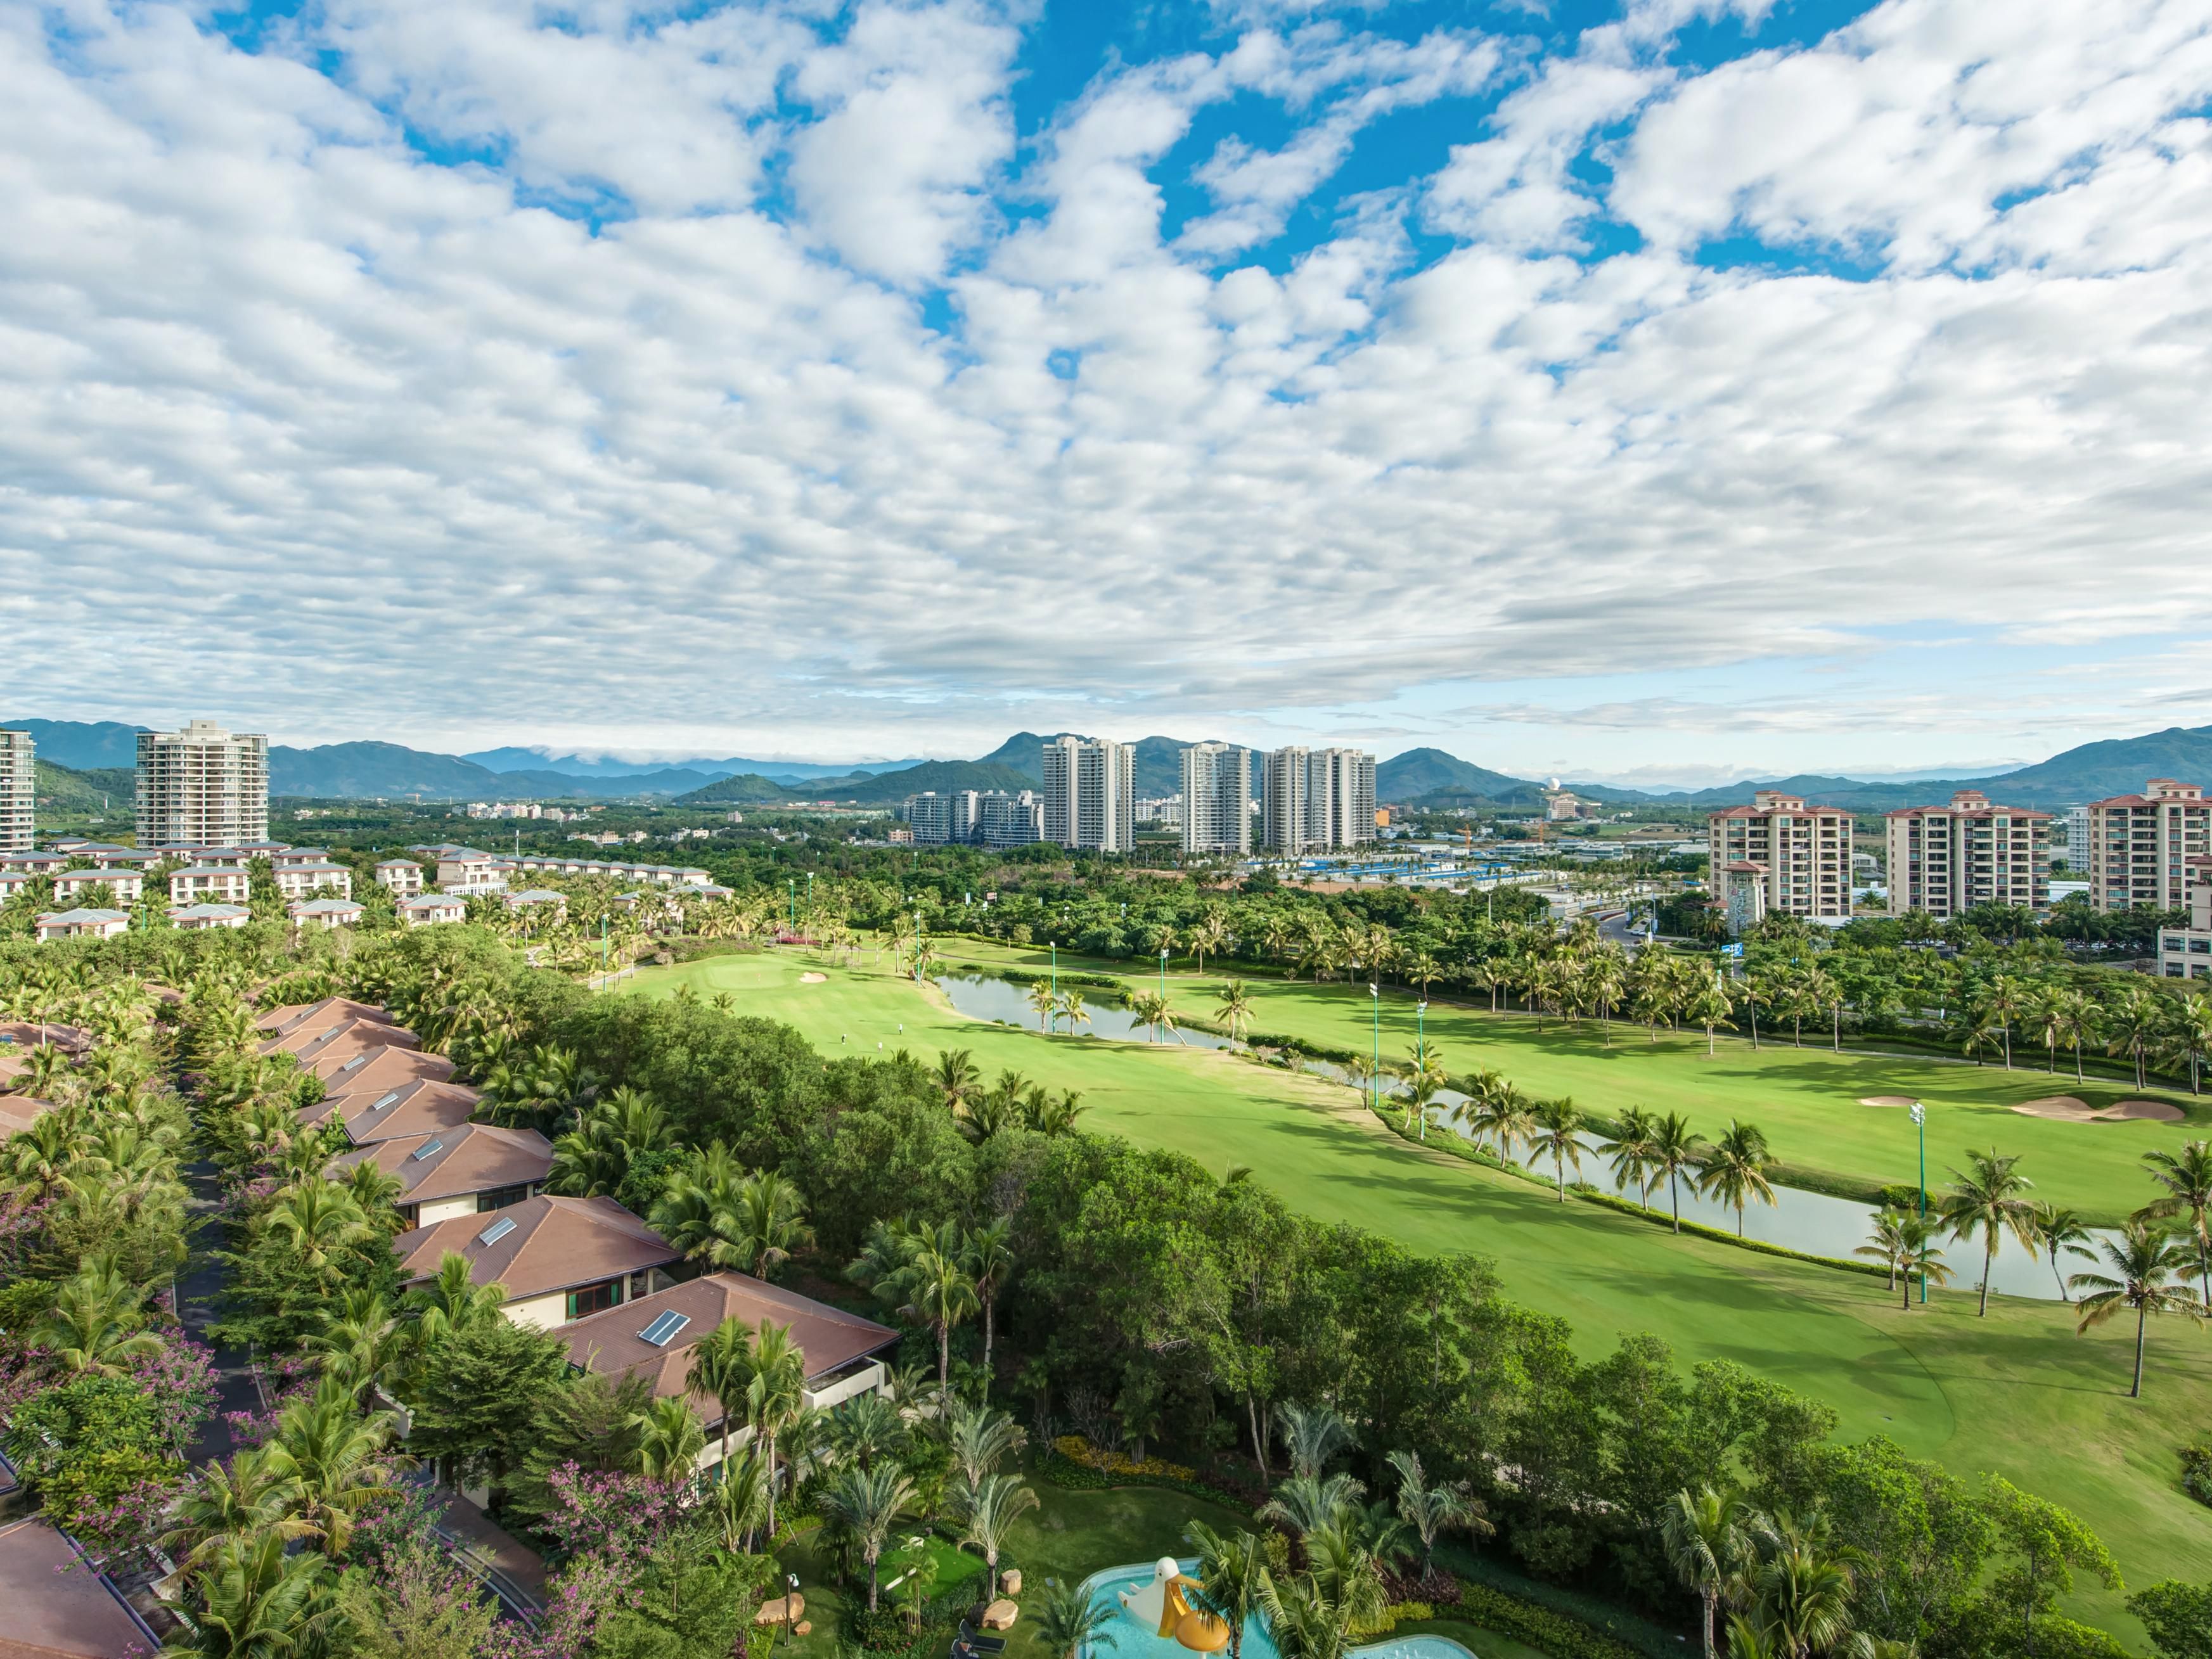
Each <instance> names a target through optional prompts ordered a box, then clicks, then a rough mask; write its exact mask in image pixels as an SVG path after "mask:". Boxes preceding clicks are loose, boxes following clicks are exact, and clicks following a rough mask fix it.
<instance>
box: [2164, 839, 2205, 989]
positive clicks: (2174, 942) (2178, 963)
mask: <svg viewBox="0 0 2212 1659" xmlns="http://www.w3.org/2000/svg"><path fill="white" fill-rule="evenodd" d="M2188 878H2189V889H2188V890H2189V925H2188V926H2187V927H2167V928H2165V929H2162V930H2161V931H2160V933H2159V936H2158V971H2159V972H2160V974H2161V975H2164V976H2165V977H2166V978H2167V979H2202V980H2212V854H2198V855H2197V856H2196V857H2194V858H2192V859H2191V860H2189V861H2188Z"/></svg>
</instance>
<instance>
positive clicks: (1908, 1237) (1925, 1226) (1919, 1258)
mask: <svg viewBox="0 0 2212 1659" xmlns="http://www.w3.org/2000/svg"><path fill="white" fill-rule="evenodd" d="M1899 1233H1900V1235H1901V1236H1900V1237H1899V1245H1898V1252H1897V1269H1898V1272H1899V1274H1901V1275H1902V1276H1903V1278H1904V1280H1905V1295H1904V1301H1903V1304H1902V1305H1903V1307H1904V1309H1905V1311H1906V1312H1907V1313H1910V1312H1911V1310H1912V1281H1913V1280H1914V1279H1919V1280H1920V1281H1921V1282H1922V1283H1923V1284H1928V1283H1934V1284H1937V1285H1948V1284H1949V1283H1950V1282H1951V1269H1950V1268H1949V1267H1948V1266H1946V1265H1945V1263H1944V1261H1943V1252H1942V1250H1940V1249H1937V1248H1936V1243H1935V1240H1936V1228H1935V1226H1934V1225H1933V1224H1932V1223H1930V1222H1929V1221H1928V1220H1927V1219H1925V1218H1923V1217H1920V1216H1917V1215H1912V1216H1907V1217H1906V1218H1905V1225H1903V1226H1902V1227H1901V1228H1900V1229H1899Z"/></svg>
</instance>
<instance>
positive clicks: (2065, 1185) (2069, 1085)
mask: <svg viewBox="0 0 2212 1659" xmlns="http://www.w3.org/2000/svg"><path fill="white" fill-rule="evenodd" d="M946 954H947V956H948V957H949V958H950V959H951V960H953V961H955V962H973V963H978V964H980V965H983V966H1010V967H1020V968H1024V969H1033V968H1036V967H1037V966H1039V965H1040V964H1041V963H1042V961H1043V960H1044V959H1043V958H1042V957H1041V956H1040V955H1039V954H1038V953H1037V952H1036V951H1022V950H1015V949H1012V948H1006V947H997V946H992V945H979V944H976V943H975V942H973V941H971V940H967V939H961V940H957V941H951V942H950V943H949V944H948V946H947V951H946ZM1060 961H1061V966H1062V967H1067V966H1070V965H1071V964H1073V965H1075V966H1077V967H1079V968H1080V969H1081V970H1082V971H1084V972H1086V973H1089V972H1097V971H1100V970H1101V969H1102V968H1106V969H1110V967H1111V966H1112V964H1101V963H1092V962H1087V961H1086V962H1081V963H1076V962H1075V960H1074V959H1073V958H1071V957H1061V959H1060ZM1119 977H1121V979H1122V980H1123V981H1124V983H1126V984H1128V985H1131V986H1134V987H1142V988H1146V989H1149V988H1152V987H1153V986H1154V985H1155V984H1156V983H1157V981H1156V979H1155V977H1154V976H1153V975H1149V974H1144V973H1141V972H1139V973H1136V974H1133V975H1120V976H1119ZM1224 977H1225V975H1222V974H1218V973H1214V972H1209V973H1207V974H1206V975H1204V976H1203V977H1200V975H1194V974H1170V975H1168V991H1169V997H1170V1001H1171V1002H1172V1003H1173V1004H1174V1005H1175V1007H1176V1011H1177V1012H1178V1013H1182V1014H1194V1015H1197V1016H1199V1017H1200V1018H1208V1019H1212V1018H1216V1017H1217V1010H1216V1006H1215V1001H1216V998H1217V997H1218V993H1219V988H1220V985H1221V982H1222V980H1223V978H1224ZM1245 984H1246V987H1247V989H1248V990H1249V994H1250V996H1251V1000H1252V1003H1253V1007H1254V1018H1253V1029H1255V1030H1259V1031H1263V1032H1269V1033H1273V1034H1276V1035H1279V1036H1294V1037H1299V1038H1302V1039H1304V1040H1305V1041H1307V1042H1317V1043H1323V1044H1327V1045H1328V1046H1330V1047H1334V1048H1349V1049H1354V1050H1357V1051H1358V1052H1361V1053H1367V1052H1370V1048H1371V1046H1372V1044H1373V1041H1374V1036H1373V1021H1374V1016H1375V1012H1378V1010H1377V1009H1376V1005H1375V1004H1374V1001H1373V1000H1371V999H1370V997H1369V996H1368V994H1367V987H1366V986H1365V985H1364V983H1362V984H1358V985H1342V984H1328V985H1310V984H1304V983H1293V982H1290V981H1283V980H1273V979H1248V980H1246V981H1245ZM1416 1001H1417V998H1416V997H1415V996H1414V995H1413V993H1411V992H1409V991H1406V990H1402V989H1400V990H1390V989H1386V990H1385V991H1384V992H1383V996H1382V998H1381V1000H1380V1004H1379V1013H1380V1016H1381V1018H1380V1024H1381V1027H1382V1045H1381V1046H1382V1052H1383V1060H1384V1061H1385V1062H1386V1063H1388V1062H1392V1061H1395V1060H1402V1059H1403V1058H1404V1057H1405V1056H1406V1055H1407V1054H1410V1053H1411V1052H1413V1047H1414V1043H1415V1040H1416V1034H1417V1030H1418V1027H1419V1024H1420V1023H1421V1022H1419V1021H1418V1020H1417V1018H1416V1014H1415V1004H1416ZM1425 1024H1426V1028H1427V1029H1426V1032H1425V1036H1426V1038H1427V1041H1428V1042H1430V1043H1431V1044H1433V1045H1434V1046H1435V1047H1436V1048H1437V1050H1438V1051H1439V1052H1440V1053H1441V1054H1442V1055H1443V1061H1444V1064H1445V1066H1446V1067H1447V1068H1448V1069H1449V1070H1450V1071H1451V1072H1452V1073H1454V1074H1455V1075H1463V1074H1464V1073H1468V1072H1471V1071H1474V1070H1475V1069H1476V1068H1477V1067H1486V1068H1489V1069H1492V1070H1495V1071H1498V1072H1499V1073H1503V1074H1504V1076H1505V1077H1506V1078H1508V1079H1510V1080H1511V1081H1512V1082H1514V1083H1515V1084H1516V1085H1519V1086H1520V1087H1521V1088H1522V1089H1523V1090H1525V1091H1528V1092H1529V1093H1531V1094H1534V1095H1539V1096H1545V1097H1553V1096H1559V1095H1571V1096H1572V1097H1574V1098H1575V1100H1576V1101H1577V1102H1578V1103H1581V1104H1582V1105H1583V1107H1584V1108H1585V1109H1589V1110H1593V1111H1598V1112H1603V1113H1607V1114H1610V1113H1613V1112H1618V1111H1620V1109H1622V1108H1624V1107H1626V1106H1634V1105H1642V1106H1647V1107H1650V1109H1652V1110H1654V1111H1658V1112H1680V1113H1681V1114H1682V1115H1684V1116H1686V1117H1687V1118H1688V1119H1689V1120H1690V1121H1691V1122H1692V1124H1693V1125H1694V1126H1695V1127H1696V1128H1697V1129H1698V1130H1699V1133H1705V1134H1711V1133H1718V1132H1719V1131H1720V1130H1723V1129H1724V1128H1726V1127H1728V1124H1729V1121H1730V1120H1731V1119H1733V1118H1739V1117H1740V1118H1742V1119H1745V1120H1746V1121H1750V1122H1753V1123H1756V1124H1758V1125H1759V1127H1761V1128H1763V1129H1764V1130H1765V1131H1766V1135H1767V1139H1768V1140H1769V1141H1770V1142H1771V1143H1772V1145H1773V1147H1774V1152H1775V1155H1776V1156H1777V1157H1778V1158H1782V1159H1784V1161H1785V1162H1786V1163H1789V1164H1795V1165H1798V1166H1801V1167H1803V1168H1806V1169H1810V1170H1832V1171H1834V1172H1836V1173H1838V1174H1839V1175H1843V1176H1847V1177H1850V1179H1852V1180H1853V1181H1855V1182H1867V1183H1872V1184H1875V1185H1880V1184H1881V1183H1883V1182H1891V1183H1896V1184H1902V1185H1908V1186H1909V1185H1911V1183H1912V1182H1914V1181H1915V1180H1916V1179H1917V1173H1918V1162H1917V1160H1918V1157H1919V1151H1918V1142H1917V1138H1916V1133H1915V1131H1914V1129H1913V1127H1912V1122H1911V1115H1910V1114H1908V1113H1906V1112H1905V1111H1904V1110H1903V1109H1900V1108H1896V1107H1875V1106H1863V1105H1861V1104H1860V1103H1859V1102H1860V1100H1861V1098H1862V1097H1869V1096H1880V1095H1905V1096H1911V1097H1917V1098H1918V1099H1920V1100H1922V1101H1924V1102H1925V1103H1927V1106H1928V1178H1929V1185H1930V1187H1931V1188H1933V1187H1938V1186H1941V1185H1942V1183H1943V1182H1944V1181H1945V1180H1946V1179H1947V1172H1948V1169H1949V1168H1950V1167H1951V1166H1953V1165H1957V1164H1963V1162H1964V1156H1963V1155H1964V1153H1965V1152H1966V1149H1967V1148H1968V1147H1974V1148H1978V1149H1986V1148H1988V1147H1990V1146H1996V1147H1997V1148H1998V1149H1999V1150H2001V1151H2002V1152H2016V1153H2019V1154H2020V1155H2021V1170H2022V1171H2023V1173H2025V1174H2026V1175H2027V1176H2029V1178H2030V1179H2032V1180H2033V1182H2035V1190H2036V1196H2038V1197H2039V1198H2042V1199H2044V1200H2047V1201H2049V1202H2051V1203H2054V1204H2059V1205H2063V1206H2068V1207H2070V1208H2073V1209H2076V1210H2080V1211H2081V1212H2083V1213H2084V1214H2086V1215H2088V1216H2090V1217H2091V1218H2093V1219H2095V1220H2097V1221H2099V1222H2100V1223H2102V1224H2106V1225H2112V1224H2116V1223H2117V1222H2118V1220H2119V1219H2120V1218H2122V1217H2123V1216H2124V1215H2125V1214H2127V1213H2128V1212H2130V1211H2132V1210H2134V1209H2136V1207H2138V1206H2141V1205H2142V1204H2143V1203H2144V1202H2146V1201H2147V1200H2149V1199H2151V1198H2152V1197H2154V1196H2155V1195H2156V1194H2155V1189H2154V1188H2153V1187H2152V1185H2151V1183H2150V1181H2149V1179H2148V1176H2145V1175H2144V1173H2143V1168H2142V1154H2143V1153H2144V1152H2147V1151H2149V1150H2151V1149H2153V1148H2160V1149H2163V1150H2166V1151H2169V1152H2172V1151H2175V1150H2178V1149H2179V1147H2180V1146H2181V1145H2182V1144H2183V1143H2184V1142H2185V1141H2187V1140H2191V1139H2202V1138H2204V1137H2206V1136H2208V1135H2212V1099H2192V1098H2191V1097H2190V1096H2189V1095H2187V1094H2185V1093H2174V1092H2172V1091H2167V1090H2162V1089H2155V1088H2154V1089H2148V1090H2139V1089H2136V1088H2135V1087H2134V1086H2133V1085H2128V1084H2122V1083H2116V1082H2113V1081H2112V1080H2110V1079H2098V1078H2095V1077H2092V1078H2091V1079H2089V1080H2088V1081H2087V1083H2084V1084H2078V1085H2077V1084H2076V1083H2075V1081H2074V1073H2073V1068H2072V1066H2071V1065H2070V1063H2069V1061H2068V1060H2067V1059H2066V1056H2065V1054H2064V1053H2063V1050H2062V1051H2061V1054H2060V1057H2059V1072H2058V1075H2057V1076H2056V1077H2054V1076H2052V1075H2051V1073H2049V1072H2047V1071H2045V1070H2044V1069H2043V1066H2044V1063H2045V1058H2046V1056H2045V1053H2044V1051H2043V1050H2042V1049H2041V1048H2034V1049H2033V1053H2028V1052H2026V1051H2024V1050H2020V1049H2018V1048H2016V1051H2015V1070H2013V1071H2011V1072H2009V1073H2008V1072H2007V1071H2006V1070H2005V1069H2004V1067H2003V1066H2002V1064H2001V1063H1996V1064H1991V1065H1986V1066H1976V1065H1974V1064H1972V1062H1971V1061H1966V1062H1953V1061H1950V1060H1944V1059H1941V1058H1938V1057H1935V1056H1929V1055H1906V1054H1852V1053H1849V1052H1846V1053H1844V1054H1834V1053H1832V1052H1830V1051H1829V1049H1828V1048H1826V1047H1825V1046H1820V1045H1824V1044H1825V1043H1826V1042H1827V1033H1826V1032H1825V1031H1822V1032H1818V1033H1816V1032H1814V1031H1810V1030H1808V1032H1807V1033H1806V1035H1805V1046H1804V1047H1803V1048H1798V1047H1796V1046H1794V1045H1793V1044H1791V1042H1790V1038H1789V1032H1788V1030H1787V1028H1786V1027H1785V1028H1783V1030H1781V1032H1780V1034H1779V1035H1780V1037H1781V1041H1780V1042H1772V1041H1771V1040H1770V1037H1769V1033H1768V1032H1767V1031H1766V1030H1765V1028H1764V1027H1762V1029H1761V1032H1760V1041H1761V1046H1760V1047H1759V1049H1757V1050H1756V1051H1754V1050H1753V1048H1752V1047H1751V1044H1750V1042H1748V1041H1747V1039H1745V1038H1744V1037H1742V1036H1729V1035H1727V1034H1725V1033H1723V1034H1722V1036H1720V1039H1719V1041H1718V1042H1717V1045H1716V1047H1717V1053H1716V1054H1715V1055H1714V1056H1713V1057H1712V1058H1711V1059H1707V1058H1706V1055H1705V1036H1704V1034H1703V1033H1702V1032H1694V1033H1691V1034H1688V1035H1684V1036H1673V1035H1668V1034H1667V1033H1665V1032H1663V1031H1662V1033H1661V1034H1660V1036H1659V1040H1658V1042H1656V1044H1655V1043H1653V1042H1650V1040H1649V1039H1648V1037H1647V1035H1646V1033H1645V1031H1644V1028H1643V1027H1642V1026H1639V1025H1629V1024H1621V1023H1620V1022H1618V1021H1616V1022H1615V1023H1614V1024H1613V1028H1612V1030H1611V1032H1610V1041H1609V1042H1608V1040H1607V1032H1606V1030H1605V1028H1604V1027H1603V1026H1602V1025H1601V1024H1600V1023H1599V1022H1598V1021H1595V1020H1590V1021H1586V1022H1583V1023H1582V1024H1578V1025H1567V1026H1563V1025H1561V1024H1559V1022H1557V1021H1553V1020H1547V1021H1545V1022H1544V1023H1543V1026H1542V1029H1541V1030H1539V1029H1538V1023H1537V1022H1536V1021H1535V1020H1534V1019H1533V1018H1529V1017H1528V1016H1527V1015H1525V1014H1498V1015H1493V1014H1492V1013H1490V1012H1489V1011H1488V1010H1487V1009H1486V1008H1468V1007H1460V1006H1451V1005H1448V1004H1444V1003H1441V1002H1432V1003H1431V1004H1430V1005H1429V1012H1428V1015H1427V1018H1426V1021H1425ZM2030 1061H2033V1066H2030V1065H2029V1064H2028V1062H2030ZM2049 1095H2073V1096H2075V1097H2077V1098H2079V1099H2081V1100H2083V1101H2085V1102H2087V1103H2088V1104H2089V1105H2091V1106H2106V1105H2110V1104H2112V1103H2115V1102H2118V1101H2121V1100H2130V1099H2153V1100H2163V1101H2166V1102H2167V1103H2170V1104H2172V1105H2173V1106H2176V1107H2178V1108H2179V1109H2181V1111H2182V1112H2183V1113H2184V1114H2185V1121H2182V1122H2179V1123H2154V1122H2148V1121H2125V1122H2113V1123H2065V1122H2058V1121H2053V1120H2051V1119H2048V1118H2037V1117H2029V1116H2027V1115H2023V1114H2021V1113H2019V1112H2015V1111H2014V1110H2013V1109H2012V1108H2013V1107H2014V1106H2015V1105H2018V1104H2019V1103H2021V1102H2023V1101H2029V1100H2035V1099H2038V1098H2039V1097H2045V1096H2049Z"/></svg>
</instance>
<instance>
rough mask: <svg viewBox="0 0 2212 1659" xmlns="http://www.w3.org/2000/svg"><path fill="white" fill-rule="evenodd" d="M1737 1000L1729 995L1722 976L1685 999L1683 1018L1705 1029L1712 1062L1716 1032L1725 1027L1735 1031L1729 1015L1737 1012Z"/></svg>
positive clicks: (1708, 1055)
mask: <svg viewBox="0 0 2212 1659" xmlns="http://www.w3.org/2000/svg"><path fill="white" fill-rule="evenodd" d="M1734 1011H1735V1000H1734V999H1733V998H1731V997H1730V996H1729V994H1728V987H1726V986H1725V985H1723V984H1722V983H1721V976H1720V975H1718V974H1715V975H1713V976H1712V978H1711V979H1710V980H1708V981H1705V983H1704V984H1703V985H1701V986H1699V987H1698V989H1697V990H1695V991H1694V992H1692V994H1690V995H1689V996H1688V997H1687V998H1686V999H1685V1000H1684V1002H1683V1005H1682V1012H1683V1016H1684V1017H1685V1018H1688V1019H1692V1020H1694V1021H1695V1022H1696V1023H1697V1024H1700V1025H1702V1026H1704V1027H1705V1058H1706V1059H1708V1060H1711V1058H1712V1055H1713V1033H1714V1031H1716V1030H1719V1029H1720V1028H1722V1027H1723V1026H1725V1027H1727V1028H1728V1029H1729V1030H1735V1025H1734V1024H1733V1023H1732V1022H1730V1020H1729V1014H1730V1013H1731V1012H1734Z"/></svg>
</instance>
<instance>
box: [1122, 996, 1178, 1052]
mask: <svg viewBox="0 0 2212 1659" xmlns="http://www.w3.org/2000/svg"><path fill="white" fill-rule="evenodd" d="M1129 1012H1131V1013H1133V1014H1134V1015H1135V1016H1136V1017H1137V1023H1138V1024H1139V1025H1142V1026H1143V1027H1144V1028H1145V1040H1146V1042H1158V1041H1159V1040H1160V1022H1161V1021H1162V1020H1164V1019H1165V1018H1167V1014H1168V1000H1167V999H1166V998H1165V997H1164V996H1162V995H1161V994H1159V993H1158V991H1139V992H1137V993H1135V994H1133V995H1132V996H1131V997H1130V999H1129Z"/></svg>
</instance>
